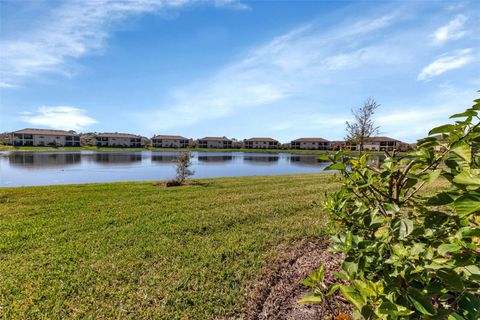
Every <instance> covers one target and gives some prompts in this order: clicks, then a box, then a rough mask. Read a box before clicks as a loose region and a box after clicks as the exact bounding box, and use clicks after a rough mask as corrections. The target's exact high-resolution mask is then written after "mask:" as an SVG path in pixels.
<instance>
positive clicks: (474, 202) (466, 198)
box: [453, 192, 480, 216]
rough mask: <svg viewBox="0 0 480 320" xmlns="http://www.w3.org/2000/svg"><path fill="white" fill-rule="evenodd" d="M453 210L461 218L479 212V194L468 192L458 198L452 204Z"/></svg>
mask: <svg viewBox="0 0 480 320" xmlns="http://www.w3.org/2000/svg"><path fill="white" fill-rule="evenodd" d="M453 208H454V209H455V211H456V212H457V213H458V214H459V215H461V216H464V215H468V214H471V213H474V212H478V211H480V193H479V192H470V193H467V194H464V195H462V196H460V197H459V198H457V199H456V200H455V202H454V203H453Z"/></svg>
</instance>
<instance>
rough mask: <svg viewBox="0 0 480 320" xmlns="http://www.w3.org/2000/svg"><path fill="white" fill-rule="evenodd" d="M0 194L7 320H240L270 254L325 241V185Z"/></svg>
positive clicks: (2, 300) (239, 182) (326, 178)
mask: <svg viewBox="0 0 480 320" xmlns="http://www.w3.org/2000/svg"><path fill="white" fill-rule="evenodd" d="M198 181H201V182H202V184H201V185H200V184H199V185H192V186H185V187H175V188H160V187H155V186H154V185H153V183H151V182H141V183H133V182H129V183H109V184H90V185H69V186H50V187H27V188H8V189H7V188H4V189H0V239H1V241H0V318H5V319H17V318H22V319H27V318H28V319H35V318H38V319H40V318H41V319H60V318H63V319H65V318H82V319H83V318H89V319H102V318H103V319H104V318H118V319H126V318H131V319H140V318H143V319H145V318H161V319H206V318H208V319H212V318H225V317H229V316H233V315H236V314H238V313H240V312H241V311H242V308H243V306H244V288H245V286H246V285H247V284H248V283H249V281H252V279H254V278H255V276H256V275H257V274H258V272H259V269H260V267H261V266H262V263H264V261H265V260H266V258H267V257H269V256H270V255H272V253H273V252H274V250H275V248H276V247H277V246H278V245H280V244H282V243H288V242H291V241H294V240H296V239H301V238H308V237H315V236H320V235H322V234H324V233H326V231H327V230H326V224H325V222H326V216H325V214H324V212H323V210H322V202H323V200H324V198H325V192H331V191H334V190H335V189H336V187H337V186H338V184H337V182H335V180H334V179H333V176H332V175H329V174H315V175H290V176H276V177H243V178H224V179H206V180H198Z"/></svg>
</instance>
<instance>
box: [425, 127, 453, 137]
mask: <svg viewBox="0 0 480 320" xmlns="http://www.w3.org/2000/svg"><path fill="white" fill-rule="evenodd" d="M453 130H455V126H454V125H453V124H444V125H443V126H439V127H436V128H433V129H432V130H430V132H429V133H428V135H429V136H431V135H433V134H438V133H446V132H452V131H453Z"/></svg>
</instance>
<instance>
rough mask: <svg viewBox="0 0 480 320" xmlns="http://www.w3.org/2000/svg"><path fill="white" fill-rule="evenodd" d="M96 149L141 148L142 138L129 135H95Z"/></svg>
mask: <svg viewBox="0 0 480 320" xmlns="http://www.w3.org/2000/svg"><path fill="white" fill-rule="evenodd" d="M95 141H96V146H97V147H125V148H141V147H142V146H143V145H142V137H141V136H137V135H134V134H129V133H117V132H115V133H98V134H95Z"/></svg>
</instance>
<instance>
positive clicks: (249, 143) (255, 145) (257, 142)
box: [243, 138, 279, 149]
mask: <svg viewBox="0 0 480 320" xmlns="http://www.w3.org/2000/svg"><path fill="white" fill-rule="evenodd" d="M243 146H244V147H245V148H246V149H278V146H279V144H278V141H277V140H275V139H272V138H250V139H245V140H243Z"/></svg>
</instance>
